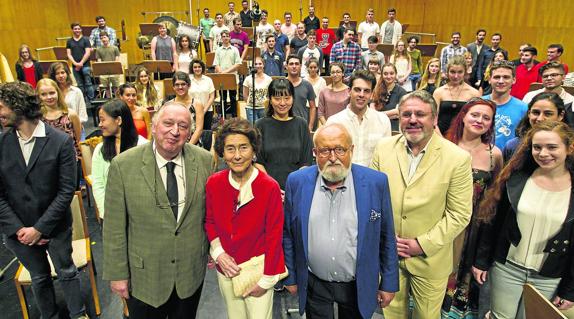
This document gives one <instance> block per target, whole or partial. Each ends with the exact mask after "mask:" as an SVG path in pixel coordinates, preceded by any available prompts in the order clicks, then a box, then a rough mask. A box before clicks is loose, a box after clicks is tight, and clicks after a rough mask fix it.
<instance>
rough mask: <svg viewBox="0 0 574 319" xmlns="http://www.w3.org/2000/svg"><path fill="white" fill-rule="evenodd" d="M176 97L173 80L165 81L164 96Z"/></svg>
mask: <svg viewBox="0 0 574 319" xmlns="http://www.w3.org/2000/svg"><path fill="white" fill-rule="evenodd" d="M170 95H175V90H174V89H173V80H172V79H163V96H166V97H167V96H170Z"/></svg>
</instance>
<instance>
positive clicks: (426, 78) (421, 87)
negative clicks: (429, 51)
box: [417, 58, 440, 90]
mask: <svg viewBox="0 0 574 319" xmlns="http://www.w3.org/2000/svg"><path fill="white" fill-rule="evenodd" d="M431 63H438V71H437V72H436V73H435V75H433V76H431V74H430V71H429V67H430V65H431ZM432 78H434V85H435V86H436V87H438V86H439V85H440V59H438V58H432V59H430V60H429V61H428V62H427V65H426V67H425V71H424V72H423V75H422V77H421V81H420V82H419V87H418V88H417V90H424V89H425V88H426V87H427V86H428V84H429V79H432Z"/></svg>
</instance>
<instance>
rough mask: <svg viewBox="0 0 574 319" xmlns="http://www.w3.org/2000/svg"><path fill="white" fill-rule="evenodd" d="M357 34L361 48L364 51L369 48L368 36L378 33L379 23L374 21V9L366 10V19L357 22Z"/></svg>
mask: <svg viewBox="0 0 574 319" xmlns="http://www.w3.org/2000/svg"><path fill="white" fill-rule="evenodd" d="M357 32H358V34H359V36H358V39H359V41H361V43H360V45H361V49H363V51H366V50H368V49H369V41H368V39H369V37H370V36H372V35H374V36H378V35H379V24H378V23H376V22H375V10H374V9H372V8H370V9H369V10H367V19H366V20H365V21H363V22H361V24H359V29H358V30H357Z"/></svg>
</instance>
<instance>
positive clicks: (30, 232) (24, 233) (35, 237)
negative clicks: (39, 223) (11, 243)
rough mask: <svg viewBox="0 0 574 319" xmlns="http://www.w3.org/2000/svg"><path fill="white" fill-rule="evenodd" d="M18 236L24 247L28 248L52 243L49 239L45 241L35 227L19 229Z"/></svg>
mask: <svg viewBox="0 0 574 319" xmlns="http://www.w3.org/2000/svg"><path fill="white" fill-rule="evenodd" d="M16 236H17V237H18V241H19V242H20V243H21V244H22V245H27V246H33V245H45V244H47V243H48V242H49V241H50V240H49V239H43V238H42V233H41V232H39V231H38V230H36V228H34V227H22V228H20V229H18V231H17V232H16Z"/></svg>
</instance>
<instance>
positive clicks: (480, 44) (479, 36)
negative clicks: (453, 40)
mask: <svg viewBox="0 0 574 319" xmlns="http://www.w3.org/2000/svg"><path fill="white" fill-rule="evenodd" d="M485 38H486V30H484V29H478V31H476V40H474V42H472V43H469V44H467V45H466V49H467V50H468V52H470V54H471V55H472V74H471V76H470V83H472V84H473V85H474V84H475V83H476V81H477V79H476V69H477V68H478V57H479V56H480V54H481V53H482V52H484V51H486V50H488V49H489V48H490V47H489V46H488V45H486V44H484V39H485Z"/></svg>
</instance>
